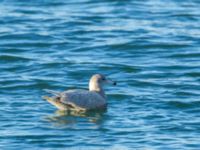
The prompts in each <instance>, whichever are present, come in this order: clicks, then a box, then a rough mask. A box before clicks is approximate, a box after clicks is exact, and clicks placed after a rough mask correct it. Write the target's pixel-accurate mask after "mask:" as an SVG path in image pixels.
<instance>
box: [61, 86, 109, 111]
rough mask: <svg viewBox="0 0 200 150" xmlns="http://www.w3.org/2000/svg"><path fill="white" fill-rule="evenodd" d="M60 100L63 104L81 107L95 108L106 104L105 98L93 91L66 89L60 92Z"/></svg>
mask: <svg viewBox="0 0 200 150" xmlns="http://www.w3.org/2000/svg"><path fill="white" fill-rule="evenodd" d="M60 101H61V102H62V103H64V104H67V105H71V106H73V107H79V108H83V109H95V108H101V107H105V106H106V100H105V98H103V97H102V96H101V95H99V94H98V93H96V92H94V91H86V90H68V91H64V92H62V93H60Z"/></svg>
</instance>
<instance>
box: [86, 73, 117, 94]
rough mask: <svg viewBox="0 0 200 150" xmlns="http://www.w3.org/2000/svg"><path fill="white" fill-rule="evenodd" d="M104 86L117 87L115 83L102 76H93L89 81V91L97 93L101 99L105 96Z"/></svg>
mask: <svg viewBox="0 0 200 150" xmlns="http://www.w3.org/2000/svg"><path fill="white" fill-rule="evenodd" d="M105 84H112V85H117V83H116V82H114V81H112V80H109V79H107V78H106V77H105V76H104V75H102V74H95V75H93V76H92V77H91V79H90V83H89V90H90V91H95V92H98V93H100V94H101V95H102V96H103V97H105V94H104V91H103V85H105Z"/></svg>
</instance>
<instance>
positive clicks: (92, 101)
mask: <svg viewBox="0 0 200 150" xmlns="http://www.w3.org/2000/svg"><path fill="white" fill-rule="evenodd" d="M106 83H110V84H113V85H116V82H114V81H112V80H109V79H107V78H106V77H105V76H104V75H102V74H95V75H93V76H92V77H91V79H90V82H89V91H88V90H67V91H64V92H57V91H53V90H48V89H46V90H45V91H46V92H49V93H51V94H53V95H55V96H54V97H48V96H44V97H43V98H44V99H46V100H47V101H48V102H49V103H51V104H52V105H54V106H55V107H57V108H58V109H59V110H92V109H104V108H106V106H107V102H106V95H105V92H104V90H103V85H104V84H106Z"/></svg>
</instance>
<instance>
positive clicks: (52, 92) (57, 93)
mask: <svg viewBox="0 0 200 150" xmlns="http://www.w3.org/2000/svg"><path fill="white" fill-rule="evenodd" d="M44 91H45V92H47V93H51V94H53V95H55V96H58V97H59V96H60V92H57V91H54V90H49V89H44Z"/></svg>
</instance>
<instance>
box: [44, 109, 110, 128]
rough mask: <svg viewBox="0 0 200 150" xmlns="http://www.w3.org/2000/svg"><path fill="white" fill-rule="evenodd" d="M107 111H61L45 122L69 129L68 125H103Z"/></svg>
mask: <svg viewBox="0 0 200 150" xmlns="http://www.w3.org/2000/svg"><path fill="white" fill-rule="evenodd" d="M106 112H107V110H106V109H105V110H95V111H72V110H70V111H61V110H58V111H56V112H55V113H54V115H53V116H47V117H45V120H46V121H48V122H51V123H53V125H54V126H57V127H58V126H59V127H63V126H65V127H67V125H73V124H77V123H83V122H84V123H93V124H97V125H98V124H101V123H102V121H103V118H104V114H105V113H106Z"/></svg>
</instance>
